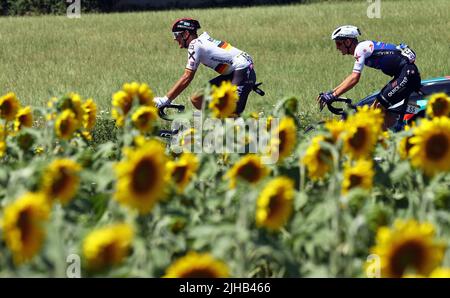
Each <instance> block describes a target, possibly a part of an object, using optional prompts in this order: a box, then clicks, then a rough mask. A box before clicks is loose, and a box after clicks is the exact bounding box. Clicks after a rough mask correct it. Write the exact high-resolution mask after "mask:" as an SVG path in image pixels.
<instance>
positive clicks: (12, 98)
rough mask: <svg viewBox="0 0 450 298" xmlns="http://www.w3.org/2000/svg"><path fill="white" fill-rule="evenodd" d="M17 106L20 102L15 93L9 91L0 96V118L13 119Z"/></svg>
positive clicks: (18, 106)
mask: <svg viewBox="0 0 450 298" xmlns="http://www.w3.org/2000/svg"><path fill="white" fill-rule="evenodd" d="M19 108H20V103H19V100H18V99H17V97H16V94H15V93H13V92H9V93H7V94H5V95H3V96H2V97H0V118H3V119H5V120H6V121H11V120H14V118H15V117H16V114H17V111H18V110H19Z"/></svg>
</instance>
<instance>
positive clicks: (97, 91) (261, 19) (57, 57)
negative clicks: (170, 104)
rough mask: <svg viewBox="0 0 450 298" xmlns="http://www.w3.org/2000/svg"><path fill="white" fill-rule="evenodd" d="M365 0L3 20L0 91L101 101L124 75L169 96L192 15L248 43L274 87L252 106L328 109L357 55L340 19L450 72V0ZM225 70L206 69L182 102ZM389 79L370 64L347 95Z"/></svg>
mask: <svg viewBox="0 0 450 298" xmlns="http://www.w3.org/2000/svg"><path fill="white" fill-rule="evenodd" d="M368 5H369V4H368V3H367V2H366V1H362V0H361V1H360V2H356V3H355V2H351V3H331V4H330V3H322V4H310V5H293V6H279V7H270V6H269V7H256V8H234V9H230V8H227V9H203V10H187V11H164V12H145V13H126V14H109V15H89V14H83V15H82V17H81V19H69V18H66V17H65V16H42V17H14V18H0V28H1V29H0V67H1V71H0V93H2V94H4V93H6V92H8V91H14V92H16V94H17V95H18V98H19V99H20V100H21V102H23V103H28V104H33V105H43V104H44V103H45V102H46V100H47V99H48V98H49V97H51V96H60V95H63V94H64V93H67V92H70V91H74V92H78V93H80V94H81V95H82V96H83V98H87V97H93V98H94V99H95V101H96V102H97V103H98V104H99V105H100V107H101V108H102V109H109V108H110V101H111V95H112V93H113V92H115V91H116V90H118V89H119V88H120V86H121V85H122V83H124V82H128V81H142V82H147V83H148V84H149V85H150V86H151V87H152V89H153V90H154V92H155V94H156V95H158V96H162V95H164V94H165V93H166V92H167V91H168V88H170V87H171V86H172V84H173V83H174V82H175V81H176V80H177V79H178V77H179V75H181V73H182V72H183V69H184V66H185V63H186V59H187V53H186V50H180V49H178V47H177V44H176V43H175V42H174V41H173V40H172V39H171V38H172V37H171V34H170V26H171V23H172V21H173V20H174V19H176V18H178V17H183V16H190V17H194V18H198V19H199V20H200V22H201V24H202V29H201V30H205V31H208V32H209V33H210V35H212V36H213V37H215V38H217V39H223V40H227V41H228V42H230V43H231V44H232V45H234V46H236V47H238V48H240V49H242V50H245V51H247V52H248V53H250V54H251V55H252V56H253V58H254V60H255V67H256V72H257V77H258V81H262V82H264V85H263V86H264V88H263V89H264V90H265V91H266V93H267V95H266V96H265V97H259V96H258V95H256V94H255V93H253V94H252V95H251V96H250V98H249V104H248V106H247V108H246V111H258V112H259V111H264V112H265V113H266V114H267V113H270V111H271V110H272V107H273V105H274V104H275V103H276V101H277V100H278V99H280V98H282V97H283V96H287V95H294V96H296V97H297V98H299V99H300V101H301V111H302V113H305V115H309V117H312V118H313V119H319V118H320V117H323V116H325V115H326V113H325V112H324V113H323V115H319V113H318V109H317V106H316V104H315V101H314V98H315V97H316V95H317V93H318V92H320V91H326V90H329V89H331V88H332V87H334V86H335V85H337V84H338V83H340V82H341V80H342V79H343V78H344V77H345V76H346V75H348V74H349V73H350V71H351V69H352V65H353V59H352V57H350V56H345V57H343V56H341V55H340V53H339V52H338V51H337V50H335V47H334V44H333V43H332V42H331V40H330V37H329V36H330V33H331V31H332V30H333V29H334V28H335V27H336V26H338V25H343V24H354V25H357V26H359V27H360V28H361V30H362V32H363V38H364V39H379V40H383V41H386V42H393V43H399V42H405V43H407V44H408V45H410V46H411V47H412V48H413V49H414V50H415V51H416V53H417V54H418V60H417V64H418V66H419V68H420V70H421V73H422V78H430V77H437V76H443V75H449V74H450V51H449V50H450V49H449V41H450V30H448V29H449V28H450V10H449V9H448V8H449V2H448V0H436V1H433V2H432V3H431V2H430V1H425V0H418V1H387V0H383V1H382V2H381V18H380V19H370V18H368V17H367V15H366V12H367V7H368ZM214 76H216V73H215V72H214V71H212V70H210V69H208V68H206V67H204V66H202V67H200V69H199V71H198V72H197V75H196V79H195V80H194V82H193V83H192V84H191V86H190V87H189V88H188V89H187V90H186V91H185V93H183V94H182V95H181V96H180V97H179V98H178V100H177V101H178V102H184V103H187V99H188V95H190V94H192V93H193V92H194V91H195V90H197V89H199V88H201V87H202V86H204V84H205V83H206V82H207V80H208V79H210V78H212V77H214ZM388 80H389V78H388V77H386V76H384V75H383V74H382V73H381V72H377V71H374V70H371V69H367V68H366V69H365V70H364V72H363V79H362V81H361V82H360V84H359V85H358V86H357V87H356V88H355V89H354V90H352V91H351V92H349V93H348V94H347V95H348V96H349V97H352V98H360V97H362V96H364V95H367V94H369V93H370V92H372V91H375V90H377V89H379V88H381V87H382V86H383V85H384V84H385V83H386V82H387V81H388Z"/></svg>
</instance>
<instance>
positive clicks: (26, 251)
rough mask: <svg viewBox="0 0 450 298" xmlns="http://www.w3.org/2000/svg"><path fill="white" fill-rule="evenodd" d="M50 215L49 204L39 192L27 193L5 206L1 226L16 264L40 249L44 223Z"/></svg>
mask: <svg viewBox="0 0 450 298" xmlns="http://www.w3.org/2000/svg"><path fill="white" fill-rule="evenodd" d="M49 215H50V207H49V204H48V203H47V201H46V199H45V197H44V196H43V195H42V194H39V193H26V194H24V195H23V196H22V197H20V198H19V199H17V200H16V201H15V202H13V203H11V204H9V205H7V206H6V207H5V209H4V215H3V220H2V224H1V227H2V229H3V237H4V238H5V241H6V245H7V247H8V248H9V250H11V252H12V253H13V259H14V263H15V264H16V265H19V264H21V263H23V262H25V261H28V260H30V259H31V258H33V257H34V256H35V255H36V254H37V253H38V252H39V251H40V249H41V247H42V244H43V242H44V239H45V229H44V226H43V225H44V223H45V221H46V220H47V219H48V217H49Z"/></svg>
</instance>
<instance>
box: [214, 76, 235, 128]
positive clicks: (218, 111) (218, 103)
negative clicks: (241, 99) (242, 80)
mask: <svg viewBox="0 0 450 298" xmlns="http://www.w3.org/2000/svg"><path fill="white" fill-rule="evenodd" d="M211 91H212V93H211V102H210V103H209V105H208V106H209V108H210V109H211V111H212V113H213V115H214V116H215V117H216V118H221V119H223V118H227V117H230V116H231V115H232V114H233V113H234V111H235V110H236V104H237V100H238V94H237V86H236V85H233V84H232V83H231V82H229V81H223V82H222V84H221V85H220V87H217V86H215V85H213V86H212V90H211Z"/></svg>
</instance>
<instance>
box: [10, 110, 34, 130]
mask: <svg viewBox="0 0 450 298" xmlns="http://www.w3.org/2000/svg"><path fill="white" fill-rule="evenodd" d="M32 125H33V113H32V112H31V107H30V106H26V107H24V108H21V109H19V111H18V112H17V114H16V120H15V121H14V131H16V132H17V131H19V130H21V129H22V128H23V127H31V126H32Z"/></svg>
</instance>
